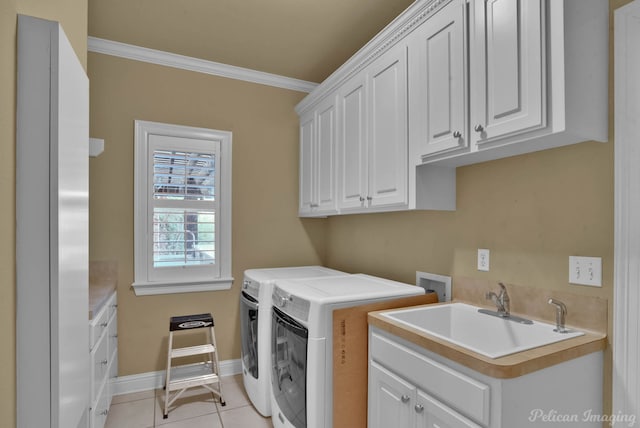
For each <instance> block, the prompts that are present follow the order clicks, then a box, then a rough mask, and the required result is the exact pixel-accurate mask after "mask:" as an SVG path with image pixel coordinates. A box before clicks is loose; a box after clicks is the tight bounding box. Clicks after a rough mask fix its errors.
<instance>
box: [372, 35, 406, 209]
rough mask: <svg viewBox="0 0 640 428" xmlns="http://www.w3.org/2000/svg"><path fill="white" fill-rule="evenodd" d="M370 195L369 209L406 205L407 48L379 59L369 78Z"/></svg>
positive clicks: (401, 45) (396, 48)
mask: <svg viewBox="0 0 640 428" xmlns="http://www.w3.org/2000/svg"><path fill="white" fill-rule="evenodd" d="M367 80H368V83H369V91H370V93H369V117H370V120H369V129H370V133H369V192H368V195H367V199H368V201H369V204H370V206H371V207H381V206H399V207H402V206H406V205H407V203H408V195H407V179H408V174H407V172H408V163H407V152H408V148H409V145H408V137H407V127H408V122H407V48H406V46H405V44H404V43H399V44H397V45H395V46H394V47H393V48H391V49H390V50H388V51H387V52H386V53H385V54H384V55H382V56H381V57H380V58H378V59H377V60H376V61H375V62H374V63H373V64H372V66H371V67H370V71H369V76H368V79H367Z"/></svg>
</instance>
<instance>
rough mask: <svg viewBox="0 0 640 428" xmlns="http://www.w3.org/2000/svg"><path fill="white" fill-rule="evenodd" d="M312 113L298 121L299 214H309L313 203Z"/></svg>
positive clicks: (313, 130) (313, 128) (313, 127)
mask: <svg viewBox="0 0 640 428" xmlns="http://www.w3.org/2000/svg"><path fill="white" fill-rule="evenodd" d="M314 140H315V120H314V112H311V113H310V114H308V115H307V116H304V117H302V118H301V119H300V172H299V174H300V201H299V203H300V206H299V208H298V209H299V214H301V215H302V214H310V213H311V209H312V204H313V203H314V202H313V201H314V198H315V194H314V192H315V191H314V188H313V186H314V174H315V165H314V162H313V160H314V158H315V155H314V153H313V151H314V148H315V144H314Z"/></svg>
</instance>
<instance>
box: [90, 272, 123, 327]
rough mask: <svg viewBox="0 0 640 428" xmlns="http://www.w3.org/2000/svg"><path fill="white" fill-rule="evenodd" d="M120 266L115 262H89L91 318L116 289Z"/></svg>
mask: <svg viewBox="0 0 640 428" xmlns="http://www.w3.org/2000/svg"><path fill="white" fill-rule="evenodd" d="M117 284H118V267H117V264H116V263H115V262H101V261H100V262H93V261H92V262H90V263H89V320H92V319H93V316H94V315H95V314H97V313H98V312H99V311H100V309H101V308H102V306H103V305H104V304H105V303H106V301H107V300H108V298H109V296H111V294H113V292H114V291H116V286H117Z"/></svg>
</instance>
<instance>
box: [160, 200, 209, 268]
mask: <svg viewBox="0 0 640 428" xmlns="http://www.w3.org/2000/svg"><path fill="white" fill-rule="evenodd" d="M215 235H216V233H215V212H213V211H202V210H199V211H193V210H182V209H168V208H155V209H154V211H153V267H154V268H157V267H168V266H171V267H178V266H197V265H212V264H215V262H216V253H215V242H216V239H215Z"/></svg>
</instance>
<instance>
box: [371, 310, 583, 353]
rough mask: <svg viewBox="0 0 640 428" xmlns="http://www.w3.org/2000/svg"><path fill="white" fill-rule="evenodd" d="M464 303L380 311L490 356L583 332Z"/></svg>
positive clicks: (396, 319) (389, 316)
mask: <svg viewBox="0 0 640 428" xmlns="http://www.w3.org/2000/svg"><path fill="white" fill-rule="evenodd" d="M478 309H479V308H478V307H476V306H471V305H467V304H464V303H450V304H444V305H433V306H420V307H417V308H409V309H398V310H392V311H388V312H383V313H381V315H382V316H384V317H387V318H389V319H392V320H394V321H397V322H399V323H401V324H404V325H407V326H409V327H413V328H415V329H418V330H421V331H423V332H425V333H427V334H430V335H432V336H436V337H438V338H440V339H444V340H446V341H449V342H451V343H454V344H456V345H459V346H462V347H463V348H467V349H469V350H471V351H474V352H477V353H479V354H482V355H485V356H487V357H489V358H499V357H503V356H505V355H509V354H514V353H516V352H520V351H525V350H527V349H532V348H537V347H538V346H543V345H548V344H550V343H555V342H560V341H562V340H566V339H571V338H573V337H577V336H582V335H583V334H584V333H583V332H581V331H577V330H570V331H569V332H567V333H557V332H555V331H553V329H554V328H555V325H552V324H547V323H543V322H538V321H533V323H532V324H521V323H518V322H515V321H511V320H509V319H504V318H499V317H494V316H491V315H487V314H483V313H479V312H478Z"/></svg>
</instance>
